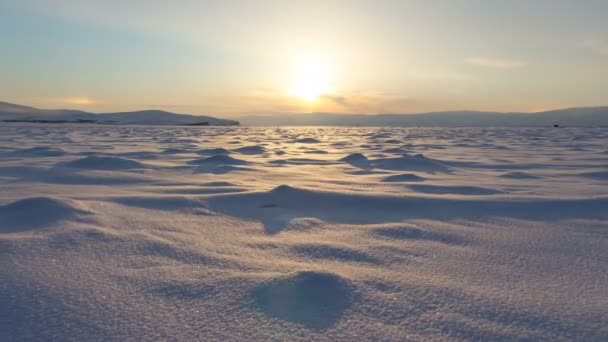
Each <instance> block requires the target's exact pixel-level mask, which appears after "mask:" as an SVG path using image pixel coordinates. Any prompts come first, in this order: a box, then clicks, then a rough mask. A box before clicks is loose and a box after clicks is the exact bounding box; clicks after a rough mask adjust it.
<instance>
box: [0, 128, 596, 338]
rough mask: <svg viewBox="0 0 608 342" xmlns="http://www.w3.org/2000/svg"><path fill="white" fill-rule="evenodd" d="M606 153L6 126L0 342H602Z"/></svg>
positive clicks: (372, 137)
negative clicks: (437, 341)
mask: <svg viewBox="0 0 608 342" xmlns="http://www.w3.org/2000/svg"><path fill="white" fill-rule="evenodd" d="M607 145H608V131H606V130H605V129H600V128H560V129H559V130H555V129H549V128H547V129H543V128H452V129H447V128H446V129H433V128H362V127H324V128H310V127H298V128H291V127H283V128H253V127H151V126H125V127H121V126H95V125H85V124H83V125H77V126H76V125H61V124H55V125H52V126H44V125H34V124H16V123H10V124H8V123H7V124H4V125H2V126H0V341H14V340H28V341H29V340H82V341H103V340H182V341H193V340H247V341H251V340H261V341H267V340H351V341H352V340H395V341H406V340H547V341H553V340H584V341H606V340H608V329H607V328H606V327H608V286H606V284H607V283H608V278H607V275H608V183H607V180H608V176H607V175H608V154H607V153H606V146H607Z"/></svg>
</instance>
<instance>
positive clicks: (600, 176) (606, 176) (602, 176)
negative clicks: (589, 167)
mask: <svg viewBox="0 0 608 342" xmlns="http://www.w3.org/2000/svg"><path fill="white" fill-rule="evenodd" d="M580 176H581V177H585V178H591V179H595V180H602V181H608V171H598V172H587V173H581V174H580Z"/></svg>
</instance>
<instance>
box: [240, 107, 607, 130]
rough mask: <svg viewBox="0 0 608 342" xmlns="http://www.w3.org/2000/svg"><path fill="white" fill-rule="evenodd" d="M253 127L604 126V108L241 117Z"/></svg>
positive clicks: (605, 116)
mask: <svg viewBox="0 0 608 342" xmlns="http://www.w3.org/2000/svg"><path fill="white" fill-rule="evenodd" d="M239 120H240V121H241V122H242V123H243V124H246V125H255V126H420V127H425V126H426V127H491V126H498V127H541V126H553V125H560V126H577V127H592V126H608V107H586V108H569V109H560V110H551V111H545V112H536V113H503V112H480V111H449V112H431V113H420V114H376V115H366V114H335V113H309V114H281V115H270V116H261V115H259V116H245V117H241V118H239Z"/></svg>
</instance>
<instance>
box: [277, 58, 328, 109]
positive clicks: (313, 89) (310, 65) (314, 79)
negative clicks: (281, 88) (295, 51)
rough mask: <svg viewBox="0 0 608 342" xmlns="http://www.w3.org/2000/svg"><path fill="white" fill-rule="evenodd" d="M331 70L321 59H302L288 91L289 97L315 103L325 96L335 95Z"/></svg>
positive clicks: (297, 65)
mask: <svg viewBox="0 0 608 342" xmlns="http://www.w3.org/2000/svg"><path fill="white" fill-rule="evenodd" d="M329 69H330V68H329V67H328V65H327V63H325V62H324V61H323V60H321V59H320V58H316V57H308V58H303V59H301V60H300V61H299V62H298V63H297V64H296V67H295V73H294V77H293V81H292V84H291V86H290V87H289V89H288V94H289V96H292V97H295V98H298V99H300V100H304V101H309V102H313V101H316V100H318V99H319V97H321V96H323V95H328V94H332V93H334V92H335V87H334V86H333V85H331V82H330V71H331V70H329Z"/></svg>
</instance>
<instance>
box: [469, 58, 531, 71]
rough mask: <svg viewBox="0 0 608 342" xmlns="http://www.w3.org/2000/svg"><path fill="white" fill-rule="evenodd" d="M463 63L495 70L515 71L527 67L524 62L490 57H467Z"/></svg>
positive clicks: (526, 63)
mask: <svg viewBox="0 0 608 342" xmlns="http://www.w3.org/2000/svg"><path fill="white" fill-rule="evenodd" d="M465 62H466V63H467V64H470V65H475V66H480V67H487V68H496V69H517V68H523V67H525V66H527V65H528V62H526V61H521V60H516V59H504V58H492V57H469V58H466V59H465Z"/></svg>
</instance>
